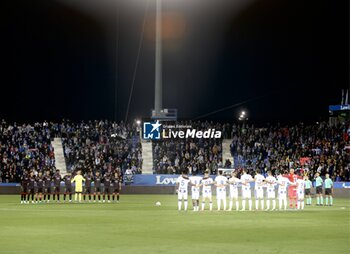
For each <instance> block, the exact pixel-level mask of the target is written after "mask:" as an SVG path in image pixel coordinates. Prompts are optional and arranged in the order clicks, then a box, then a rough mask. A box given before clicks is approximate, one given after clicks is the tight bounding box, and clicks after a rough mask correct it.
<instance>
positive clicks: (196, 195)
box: [192, 191, 199, 199]
mask: <svg viewBox="0 0 350 254" xmlns="http://www.w3.org/2000/svg"><path fill="white" fill-rule="evenodd" d="M192 199H199V191H192Z"/></svg>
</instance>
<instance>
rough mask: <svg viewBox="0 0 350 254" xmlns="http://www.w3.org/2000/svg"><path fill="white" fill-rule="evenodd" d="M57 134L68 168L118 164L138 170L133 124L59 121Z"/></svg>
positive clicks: (138, 151) (138, 150) (139, 159)
mask: <svg viewBox="0 0 350 254" xmlns="http://www.w3.org/2000/svg"><path fill="white" fill-rule="evenodd" d="M61 137H62V143H63V147H64V153H65V157H66V160H67V165H68V170H70V171H74V170H75V169H77V168H80V169H82V170H83V171H87V170H92V171H94V172H95V171H97V170H99V171H101V172H102V174H104V173H105V172H107V171H108V170H110V169H116V168H120V169H121V171H122V173H124V172H125V171H126V170H127V169H130V170H131V171H132V172H133V173H134V174H137V173H141V168H142V150H141V143H140V138H139V135H138V133H137V131H136V126H130V125H125V124H123V123H120V124H116V123H113V122H109V121H107V120H106V121H89V122H88V123H84V122H81V123H72V122H69V121H66V122H64V123H62V125H61Z"/></svg>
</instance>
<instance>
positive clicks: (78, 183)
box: [72, 170, 85, 202]
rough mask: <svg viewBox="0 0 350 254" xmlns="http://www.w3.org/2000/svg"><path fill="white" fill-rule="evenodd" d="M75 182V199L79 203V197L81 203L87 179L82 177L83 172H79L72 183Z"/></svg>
mask: <svg viewBox="0 0 350 254" xmlns="http://www.w3.org/2000/svg"><path fill="white" fill-rule="evenodd" d="M73 182H75V195H74V199H75V202H77V199H78V195H79V202H81V193H82V192H83V182H85V178H84V177H83V176H82V175H81V170H78V172H77V175H76V176H74V178H73V179H72V183H73Z"/></svg>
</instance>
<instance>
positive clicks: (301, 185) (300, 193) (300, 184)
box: [297, 179, 305, 200]
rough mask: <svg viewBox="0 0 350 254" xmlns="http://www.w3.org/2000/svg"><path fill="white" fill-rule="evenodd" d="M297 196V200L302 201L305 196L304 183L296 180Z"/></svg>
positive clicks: (301, 180)
mask: <svg viewBox="0 0 350 254" xmlns="http://www.w3.org/2000/svg"><path fill="white" fill-rule="evenodd" d="M297 195H298V200H303V199H304V196H305V181H304V180H303V179H298V180H297Z"/></svg>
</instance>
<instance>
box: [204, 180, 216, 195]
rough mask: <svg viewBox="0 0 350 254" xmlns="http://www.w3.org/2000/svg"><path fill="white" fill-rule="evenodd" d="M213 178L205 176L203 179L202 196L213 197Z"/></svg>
mask: <svg viewBox="0 0 350 254" xmlns="http://www.w3.org/2000/svg"><path fill="white" fill-rule="evenodd" d="M213 182H214V181H213V179H212V178H210V177H208V178H203V179H202V185H203V188H202V196H203V198H211V196H212V193H211V185H212V184H213Z"/></svg>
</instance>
